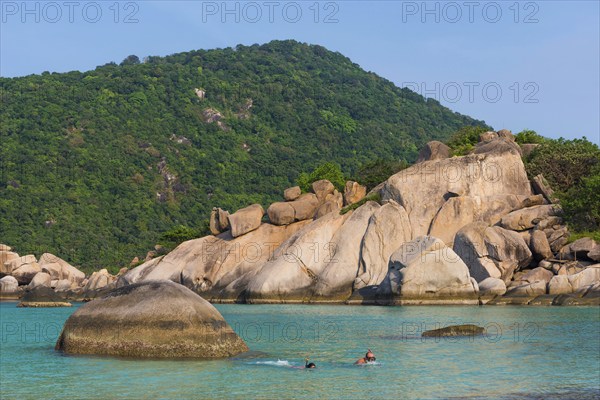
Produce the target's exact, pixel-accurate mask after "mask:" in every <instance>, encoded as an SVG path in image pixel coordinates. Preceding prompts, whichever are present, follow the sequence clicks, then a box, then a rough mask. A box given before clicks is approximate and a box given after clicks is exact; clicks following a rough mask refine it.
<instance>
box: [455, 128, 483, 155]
mask: <svg viewBox="0 0 600 400" xmlns="http://www.w3.org/2000/svg"><path fill="white" fill-rule="evenodd" d="M487 130H488V129H487V128H486V127H485V126H465V127H462V128H461V129H459V130H458V131H456V132H454V134H453V135H452V136H451V137H450V140H449V141H448V143H447V144H448V147H450V148H451V149H452V153H453V154H454V155H455V156H464V155H466V154H468V153H469V152H470V151H471V150H473V148H474V147H475V145H476V144H477V143H478V142H479V135H481V134H482V133H484V132H486V131H487Z"/></svg>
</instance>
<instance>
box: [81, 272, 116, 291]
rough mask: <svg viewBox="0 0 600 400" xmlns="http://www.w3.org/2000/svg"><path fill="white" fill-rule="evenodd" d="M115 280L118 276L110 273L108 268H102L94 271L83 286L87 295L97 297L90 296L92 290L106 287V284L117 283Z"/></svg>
mask: <svg viewBox="0 0 600 400" xmlns="http://www.w3.org/2000/svg"><path fill="white" fill-rule="evenodd" d="M115 281H116V277H114V276H112V275H111V274H109V273H108V271H107V270H106V269H101V270H100V271H96V272H94V273H92V275H91V276H90V277H89V279H88V283H87V284H86V285H85V287H84V288H83V291H84V293H86V297H95V296H89V295H90V294H91V292H94V291H98V290H100V289H104V288H105V287H106V286H108V285H111V284H113V283H115ZM111 288H112V287H111Z"/></svg>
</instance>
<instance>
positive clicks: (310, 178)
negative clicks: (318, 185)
mask: <svg viewBox="0 0 600 400" xmlns="http://www.w3.org/2000/svg"><path fill="white" fill-rule="evenodd" d="M321 179H327V180H328V181H329V182H331V183H333V186H335V188H336V189H337V190H339V191H343V190H344V186H345V185H346V179H345V178H344V174H343V173H342V169H341V168H340V166H339V165H338V164H336V163H332V162H326V163H324V164H321V165H319V166H318V167H317V168H315V170H314V171H313V172H311V173H310V174H308V173H306V172H303V173H301V174H300V176H298V179H297V181H296V183H297V184H298V186H300V189H302V191H303V192H308V191H309V190H310V185H312V183H313V182H316V181H319V180H321Z"/></svg>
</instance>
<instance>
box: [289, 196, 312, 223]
mask: <svg viewBox="0 0 600 400" xmlns="http://www.w3.org/2000/svg"><path fill="white" fill-rule="evenodd" d="M288 204H289V205H291V206H292V208H293V209H294V219H295V220H296V221H304V220H307V219H313V217H314V216H315V212H316V211H317V208H318V207H319V204H320V202H319V199H318V198H317V196H316V195H315V194H313V193H305V194H303V195H301V196H300V197H298V199H296V200H294V201H291V202H289V203H288Z"/></svg>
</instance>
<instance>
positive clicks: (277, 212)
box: [267, 202, 296, 225]
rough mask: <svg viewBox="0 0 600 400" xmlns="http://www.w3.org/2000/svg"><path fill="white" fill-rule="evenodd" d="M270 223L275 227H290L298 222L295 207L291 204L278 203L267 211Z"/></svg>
mask: <svg viewBox="0 0 600 400" xmlns="http://www.w3.org/2000/svg"><path fill="white" fill-rule="evenodd" d="M267 215H268V216H269V221H270V222H271V223H272V224H273V225H289V224H291V223H292V222H294V221H295V220H296V217H295V211H294V207H292V206H291V204H290V202H276V203H273V204H271V205H270V206H269V208H268V209H267Z"/></svg>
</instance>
